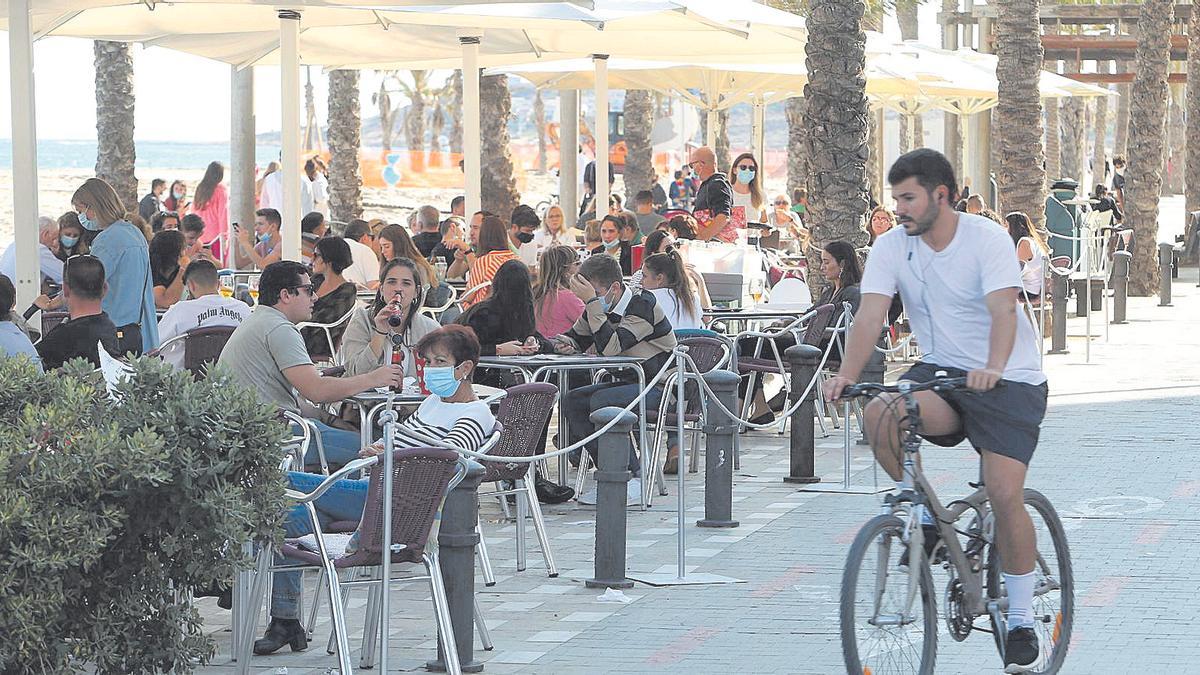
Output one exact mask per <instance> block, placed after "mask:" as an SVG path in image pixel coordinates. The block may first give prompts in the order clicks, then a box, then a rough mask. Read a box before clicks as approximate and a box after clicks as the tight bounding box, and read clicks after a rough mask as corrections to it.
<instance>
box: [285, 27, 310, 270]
mask: <svg viewBox="0 0 1200 675" xmlns="http://www.w3.org/2000/svg"><path fill="white" fill-rule="evenodd" d="M279 83H280V98H281V99H282V108H281V111H280V115H281V117H280V124H281V127H280V128H281V129H282V133H281V136H282V139H283V152H282V156H281V160H280V164H281V166H280V168H279V170H280V172H281V173H282V175H283V210H282V213H280V215H281V216H283V227H282V228H281V229H280V232H281V240H280V243H281V244H282V245H283V259H284V260H300V250H301V249H300V240H301V237H300V219H301V218H302V217H303V216H304V214H303V213H300V208H301V205H300V13H299V12H296V11H293V10H290V9H281V10H279Z"/></svg>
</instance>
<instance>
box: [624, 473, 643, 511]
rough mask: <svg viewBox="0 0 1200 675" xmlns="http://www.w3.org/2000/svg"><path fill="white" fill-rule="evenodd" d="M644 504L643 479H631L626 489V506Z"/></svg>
mask: <svg viewBox="0 0 1200 675" xmlns="http://www.w3.org/2000/svg"><path fill="white" fill-rule="evenodd" d="M641 503H642V479H641V478H630V479H629V484H628V486H626V488H625V506H640V505H641Z"/></svg>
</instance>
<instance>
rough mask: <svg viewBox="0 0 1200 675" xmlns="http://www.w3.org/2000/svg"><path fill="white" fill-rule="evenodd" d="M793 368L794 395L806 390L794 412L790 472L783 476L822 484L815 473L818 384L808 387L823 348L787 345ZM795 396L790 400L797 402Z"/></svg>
mask: <svg viewBox="0 0 1200 675" xmlns="http://www.w3.org/2000/svg"><path fill="white" fill-rule="evenodd" d="M784 356H785V357H786V358H787V360H788V363H789V364H790V367H791V374H792V393H791V395H792V396H793V397H795V396H799V395H800V394H801V393H802V392H804V393H807V395H806V396H805V397H804V399H803V401H802V402H801V404H800V405H799V406H797V407H796V411H795V412H794V413H792V432H791V450H790V461H789V463H788V467H789V469H788V475H787V476H784V478H783V482H785V483H800V484H810V483H819V482H821V479H820V478H819V477H818V476H817V475H816V468H817V467H816V439H815V437H814V434H815V429H814V428H813V424H814V422H815V420H816V405H815V404H816V400H817V390H816V387H808V383H809V382H812V381H814V379H815V378H816V376H817V368H818V366H819V364H820V363H821V350H820V349H818V348H816V347H814V346H812V345H796V346H794V347H788V348H787V351H785V352H784ZM795 402H796V399H794V398H793V399H791V400H790V401H789V403H792V404H794V403H795Z"/></svg>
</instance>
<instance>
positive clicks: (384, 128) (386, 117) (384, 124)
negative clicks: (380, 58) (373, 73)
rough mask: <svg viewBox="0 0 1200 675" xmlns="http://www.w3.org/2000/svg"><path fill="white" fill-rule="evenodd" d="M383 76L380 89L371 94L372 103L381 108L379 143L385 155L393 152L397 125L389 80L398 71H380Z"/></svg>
mask: <svg viewBox="0 0 1200 675" xmlns="http://www.w3.org/2000/svg"><path fill="white" fill-rule="evenodd" d="M380 75H382V76H383V77H382V78H381V79H380V80H379V91H377V92H375V93H374V94H372V95H371V103H374V104H375V106H376V107H377V108H378V110H379V144H380V145H381V146H382V147H383V156H384V157H387V156H388V154H390V153H391V152H392V128H393V127H394V126H395V113H396V111H395V110H394V109H393V108H392V97H391V94H389V93H388V87H387V85H388V80H390V79H392V78H394V77H395V76H396V71H394V70H386V71H380Z"/></svg>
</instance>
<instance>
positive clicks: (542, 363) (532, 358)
mask: <svg viewBox="0 0 1200 675" xmlns="http://www.w3.org/2000/svg"><path fill="white" fill-rule="evenodd" d="M642 361H643V359H640V358H637V357H635V356H591V355H588V354H566V355H564V354H530V355H528V356H485V357H483V358H481V359H479V367H481V368H498V369H503V370H509V371H512V372H515V373H519V374H520V375H521V377H522V378H523V379H524V381H525V382H542V381H549V379H550V378H549V375H551V374H554V373H558V374H559V377H558V437H559V441H560V442H566V439H567V438H569V435H568V434H567V420H566V418H565V417H564V416H563V414H562V411H563V405H564V404H565V403H566V397H567V387H566V386H565V385H566V379H567V375H566V373H568V372H570V371H572V370H585V371H589V372H595V371H597V370H606V369H607V370H632V371H633V372H634V374H635V375H636V376H637V381H638V384H640V385H641V386H642V389H645V388H646V373H645V372H644V371H643V370H642ZM638 442H639V444H640V445H641V447H642V452H641V458H642V475H643V476H645V475H646V459H647V458H646V451H645V448H646V401H645V399H642V400H640V401H638ZM568 478H569V477H568V476H567V463H566V462H564V461H561V459H560V460H559V463H558V482H559V484H560V485H566V484H567V480H568Z"/></svg>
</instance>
